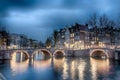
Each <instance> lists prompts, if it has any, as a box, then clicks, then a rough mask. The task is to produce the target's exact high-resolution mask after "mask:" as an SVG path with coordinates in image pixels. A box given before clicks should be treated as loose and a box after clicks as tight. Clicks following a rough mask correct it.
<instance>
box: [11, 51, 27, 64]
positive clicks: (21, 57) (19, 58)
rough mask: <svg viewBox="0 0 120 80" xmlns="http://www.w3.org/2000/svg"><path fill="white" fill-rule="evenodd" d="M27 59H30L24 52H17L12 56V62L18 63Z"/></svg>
mask: <svg viewBox="0 0 120 80" xmlns="http://www.w3.org/2000/svg"><path fill="white" fill-rule="evenodd" d="M27 59H28V55H27V53H25V52H23V51H16V52H14V53H13V54H12V60H14V61H16V62H21V61H25V60H27Z"/></svg>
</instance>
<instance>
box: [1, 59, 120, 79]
mask: <svg viewBox="0 0 120 80" xmlns="http://www.w3.org/2000/svg"><path fill="white" fill-rule="evenodd" d="M0 73H2V74H3V75H4V77H5V78H6V80H120V63H119V62H117V61H111V60H108V59H107V60H96V59H92V58H61V59H55V58H50V59H47V60H38V61H37V60H36V61H34V60H26V61H22V62H16V61H14V60H10V61H0Z"/></svg>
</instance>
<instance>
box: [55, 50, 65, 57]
mask: <svg viewBox="0 0 120 80" xmlns="http://www.w3.org/2000/svg"><path fill="white" fill-rule="evenodd" d="M56 54H62V55H63V56H65V52H64V50H56V51H55V52H54V53H53V56H56Z"/></svg>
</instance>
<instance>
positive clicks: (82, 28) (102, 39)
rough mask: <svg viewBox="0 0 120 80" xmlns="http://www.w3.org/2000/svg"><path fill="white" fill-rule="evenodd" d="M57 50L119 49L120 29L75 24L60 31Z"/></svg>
mask: <svg viewBox="0 0 120 80" xmlns="http://www.w3.org/2000/svg"><path fill="white" fill-rule="evenodd" d="M57 38H58V39H57V43H56V46H55V47H56V48H60V49H63V48H66V49H85V48H90V47H111V48H112V47H116V46H117V47H118V46H119V45H120V29H118V28H112V27H104V28H100V27H92V28H89V25H88V24H86V25H81V24H77V23H76V24H75V25H74V26H71V27H66V28H63V29H60V30H59V31H58V34H57Z"/></svg>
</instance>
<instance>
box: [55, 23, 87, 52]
mask: <svg viewBox="0 0 120 80" xmlns="http://www.w3.org/2000/svg"><path fill="white" fill-rule="evenodd" d="M88 35H89V33H88V26H87V25H80V24H75V25H74V26H71V27H66V28H63V29H60V31H58V41H57V44H56V47H57V48H60V49H63V48H65V49H74V50H77V49H85V48H87V47H88V45H89V44H88V39H89V36H88Z"/></svg>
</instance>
